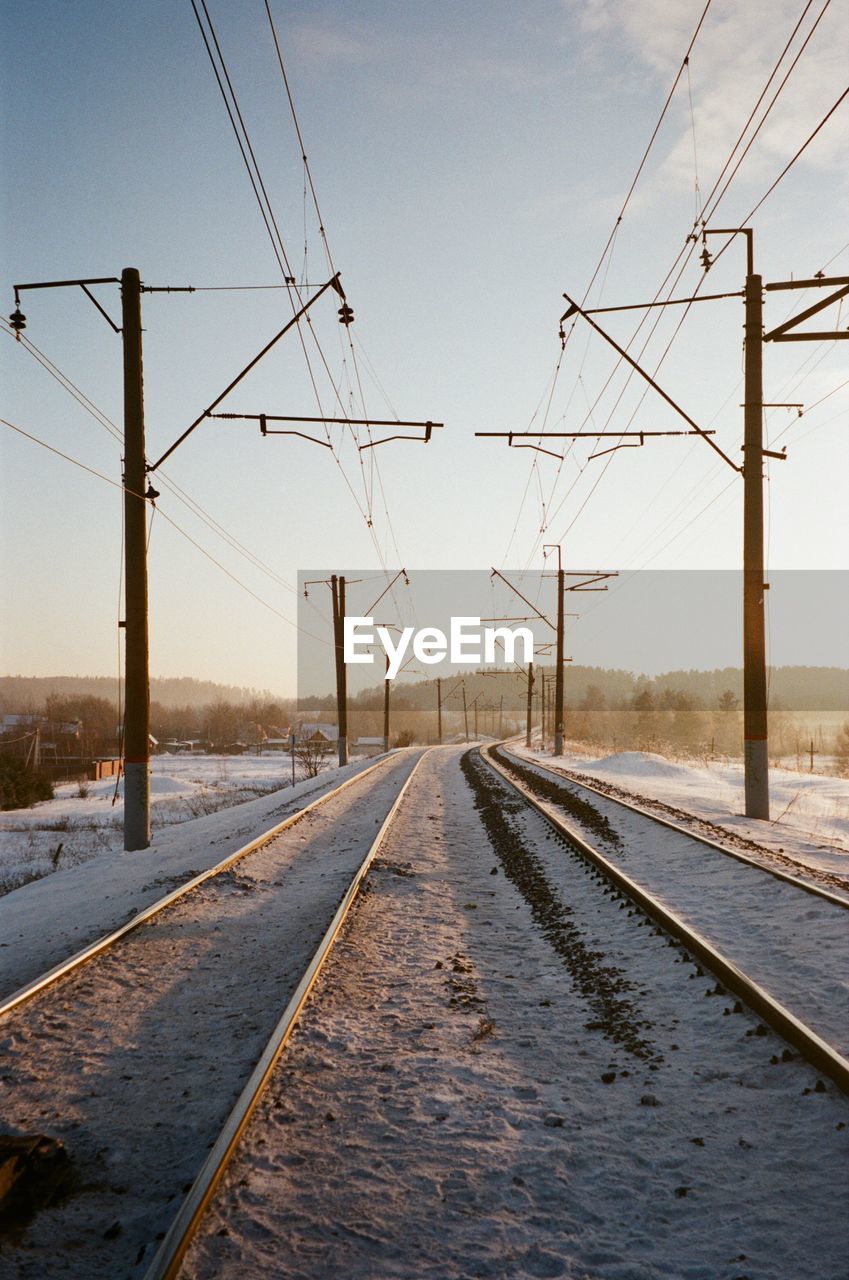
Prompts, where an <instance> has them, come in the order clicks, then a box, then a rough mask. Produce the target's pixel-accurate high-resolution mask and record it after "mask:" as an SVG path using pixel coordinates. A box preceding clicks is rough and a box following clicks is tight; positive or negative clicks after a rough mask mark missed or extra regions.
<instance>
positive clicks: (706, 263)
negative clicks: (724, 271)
mask: <svg viewBox="0 0 849 1280" xmlns="http://www.w3.org/2000/svg"><path fill="white" fill-rule="evenodd" d="M702 266H703V267H704V269H705V271H709V270H710V268H711V267H712V266H713V261H712V259H711V256H710V254H709V253H708V247H707V245H705V247H704V249H702Z"/></svg>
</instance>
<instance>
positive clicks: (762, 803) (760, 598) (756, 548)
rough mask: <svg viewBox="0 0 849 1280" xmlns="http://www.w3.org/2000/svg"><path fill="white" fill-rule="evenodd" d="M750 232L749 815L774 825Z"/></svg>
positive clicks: (759, 364) (757, 297)
mask: <svg viewBox="0 0 849 1280" xmlns="http://www.w3.org/2000/svg"><path fill="white" fill-rule="evenodd" d="M752 238H753V237H752V232H751V230H747V232H746V243H747V256H748V262H747V271H746V330H745V332H746V349H745V362H744V371H745V393H744V409H743V428H744V445H743V448H744V455H743V755H744V771H745V780H746V781H745V791H746V797H745V799H746V817H747V818H761V819H763V820H764V821H769V744H768V736H769V730H768V727H767V688H766V630H765V626H764V591H765V589H766V583H765V582H764V498H763V411H764V406H763V398H764V395H763V280H762V279H761V277H760V276H759V275H756V274H755V270H754V261H753V258H754V251H753V246H752Z"/></svg>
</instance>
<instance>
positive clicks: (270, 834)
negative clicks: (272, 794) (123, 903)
mask: <svg viewBox="0 0 849 1280" xmlns="http://www.w3.org/2000/svg"><path fill="white" fill-rule="evenodd" d="M392 758H393V756H384V757H383V759H381V760H378V761H377V762H376V763H375V764H372V765H369V767H368V768H367V769H362V770H361V771H360V772H359V773H355V774H354V776H353V777H352V778H346V779H345V781H344V782H342V783H340V784H339V786H338V787H333V788H332V789H331V790H330V791H325V792H324V793H323V794H322V795H320V796H318V797H317V798H316V799H315V800H312V801H310V803H309V804H307V805H305V806H304V807H303V809H298V811H297V813H293V814H290V816H289V817H288V818H284V820H283V821H282V822H278V823H277V824H276V825H275V826H273V827H270V828H269V829H268V830H267V831H265V832H263V834H262V835H260V836H257V837H256V838H255V839H254V840H251V841H250V843H249V844H246V845H243V846H242V848H241V849H237V850H236V852H235V853H230V854H228V855H227V857H226V858H224V859H223V860H222V861H221V862H217V863H216V864H215V866H214V867H210V868H209V869H208V870H207V871H202V872H201V873H200V875H197V876H194V877H193V878H192V879H191V880H187V881H186V883H185V884H181V885H180V886H179V887H178V888H177V889H174V890H172V892H171V893H168V894H166V895H165V897H164V898H159V899H158V900H157V901H156V902H152V903H151V904H150V906H148V907H145V908H144V909H143V910H141V911H139V912H137V914H136V915H134V916H132V917H131V919H129V920H128V921H127V922H126V924H123V925H121V926H120V927H119V928H117V929H113V930H112V931H111V932H110V933H105V934H103V936H102V937H100V938H97V939H95V941H94V942H91V943H89V945H88V946H87V947H83V948H82V950H80V951H76V952H74V954H73V955H71V956H69V957H68V958H67V959H66V960H62V961H60V962H59V964H57V965H54V966H53V968H52V969H48V970H47V972H46V973H42V974H41V975H40V976H39V977H38V978H33V980H32V981H31V982H28V983H26V985H25V986H23V987H19V988H18V990H17V991H14V992H13V993H12V994H11V995H10V996H6V997H5V999H3V1000H0V1017H3V1015H4V1014H7V1013H10V1012H11V1010H12V1009H16V1008H18V1006H19V1005H22V1004H24V1003H25V1001H27V1000H30V999H32V997H33V996H35V995H37V994H38V993H39V992H40V991H44V990H45V989H46V988H47V987H49V986H52V985H53V983H54V982H58V981H59V979H60V978H64V977H65V976H66V975H67V974H69V973H72V972H73V971H74V970H75V969H78V968H80V966H81V965H84V964H86V963H87V962H88V961H89V960H93V959H94V957H95V956H98V955H100V954H101V953H102V952H104V951H107V950H108V949H109V948H110V947H111V946H113V945H114V944H115V943H116V942H118V941H119V940H120V939H121V938H124V937H126V935H127V934H128V933H132V932H133V930H134V929H138V928H139V926H140V925H143V924H144V923H145V922H146V921H148V920H151V919H152V918H153V917H154V916H156V915H158V914H159V912H160V911H164V910H165V909H166V908H167V907H170V906H171V904H172V903H174V902H177V901H179V899H180V898H182V897H185V895H186V894H187V893H191V891H192V890H193V889H197V888H198V887H199V885H202V884H205V883H206V881H207V880H211V879H212V878H213V877H214V876H218V875H221V873H222V872H224V871H228V870H229V869H230V867H232V866H233V864H234V863H235V862H238V861H239V860H240V859H241V858H245V857H247V856H248V854H250V853H255V852H256V850H257V849H259V848H260V847H261V846H262V845H264V844H267V843H268V842H269V841H270V840H273V839H275V837H276V836H278V835H280V834H281V832H283V831H285V830H286V829H287V827H291V826H294V824H295V823H296V822H300V820H301V819H302V818H304V817H306V815H307V814H308V813H312V812H313V811H314V810H315V809H318V808H319V807H320V806H321V805H323V804H325V803H326V802H327V801H328V800H331V799H333V797H334V796H338V795H339V794H340V792H342V791H345V790H346V789H347V788H348V787H350V786H353V784H354V783H355V782H359V781H360V779H361V778H366V777H368V775H369V774H370V773H373V772H374V771H375V769H380V768H382V767H383V766H385V765H386V763H387V761H388V760H390V759H392Z"/></svg>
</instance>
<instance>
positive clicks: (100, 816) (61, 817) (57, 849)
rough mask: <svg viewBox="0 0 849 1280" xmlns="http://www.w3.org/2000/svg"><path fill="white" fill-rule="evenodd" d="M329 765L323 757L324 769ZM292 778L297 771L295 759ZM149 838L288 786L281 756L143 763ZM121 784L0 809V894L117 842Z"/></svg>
mask: <svg viewBox="0 0 849 1280" xmlns="http://www.w3.org/2000/svg"><path fill="white" fill-rule="evenodd" d="M335 766H336V758H335V756H329V757H328V758H327V760H326V762H325V766H324V770H323V772H324V771H327V770H332V769H334V768H335ZM295 768H296V778H297V780H298V782H303V781H304V777H303V771H302V770H301V769H300V767H299V766H298V765H297V762H296V766H295ZM150 772H151V778H150V793H151V796H150V799H151V805H150V810H151V827H152V830H153V837H154V842H156V841H157V840H158V839H160V838H161V836H162V834H163V832H164V831H165V829H167V828H169V827H173V826H174V825H175V824H176V823H183V822H190V821H191V820H192V819H195V818H200V817H205V816H208V815H210V814H214V813H217V812H218V811H219V810H221V809H227V808H230V807H231V806H232V805H237V804H242V803H244V802H245V801H249V800H255V799H256V798H257V797H258V796H264V795H268V794H269V793H271V792H275V791H279V790H280V789H281V788H283V787H290V786H291V782H292V766H291V761H290V757H289V756H288V755H281V754H276V755H264V756H201V755H197V756H188V755H187V756H170V755H162V756H154V757H153V759H152V760H151V762H150ZM123 825H124V783H123V779H121V781H120V782H118V785H117V787H116V779H115V778H104V779H103V780H102V781H101V782H88V783H85V784H83V785H82V786H80V785H78V784H77V783H76V782H69V783H62V784H60V785H57V786H56V787H55V794H54V797H53V799H52V800H42V801H40V802H39V803H38V804H36V805H33V806H32V808H29V809H11V810H8V811H6V812H5V813H0V894H2V893H8V892H9V890H10V889H16V888H18V887H19V886H20V885H22V884H26V883H27V882H28V881H29V880H35V879H38V878H40V877H41V876H45V875H50V874H51V872H53V871H56V870H59V869H65V868H66V867H73V866H78V865H79V864H80V863H82V862H86V861H88V860H89V859H90V858H94V857H97V856H98V855H99V854H103V853H110V852H112V853H114V852H117V851H118V850H120V849H121V848H122V847H123Z"/></svg>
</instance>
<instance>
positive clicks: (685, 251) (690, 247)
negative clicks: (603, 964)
mask: <svg viewBox="0 0 849 1280" xmlns="http://www.w3.org/2000/svg"><path fill="white" fill-rule="evenodd" d="M811 3H812V0H809V2H808V4H807V5H806V7H805V10H804V11H803V14H802V17H801V18H800V19H799V21H798V22H797V23H796V25H795V27H794V29H793V31H792V33H791V35H790V38H789V39H788V41H787V42H786V44H785V46H784V49H783V50H782V53H781V55H780V56H779V58H778V61H777V63H776V66H775V68H774V69H773V71H772V73H771V75H770V77H769V79H768V81H767V84H766V86H765V88H764V90H763V91H762V93H761V95H760V97H759V98H758V101H757V103H756V104H755V107H754V108H753V110H752V112H751V113H750V115H749V118H748V120H747V122H746V124H745V125H744V127H743V130H742V131H741V134H740V135H739V137H738V140H737V142H735V144H734V146H733V147H732V149H731V152H730V154H729V158H728V160H727V161H726V163H725V166H724V167H723V170H722V173H721V174H720V178H719V179H718V180H717V182H716V183H714V186H713V188H712V191H711V194H710V196H709V197H708V201H706V206H707V204H708V203H709V202H710V201H711V199H712V198H713V196H714V194H715V193H716V191H717V188H718V186H719V183H720V182H721V180H722V176H723V175H724V174H725V172H726V171H727V169H728V165H729V164H730V163H731V160H732V159H733V156H734V153H735V152H736V150H737V147H738V146H739V143H740V140H741V139H742V137H743V136H745V133H746V130H747V129H748V126H749V124H750V123H751V120H752V119H753V117H754V115H755V113H756V111H757V108H758V106H759V105H760V103H761V102H762V101H763V98H764V97H765V95H766V92H767V90H768V88H769V85H770V84H771V83H772V81H773V79H774V78H775V75H776V74H777V71H778V68H779V67H780V65H781V63H782V61H783V59H784V57H785V56H786V54H787V51H788V50H789V48H790V46H791V44H792V42H793V39H794V38H795V36H796V33H797V32H798V30H799V28H800V26H801V23H802V20H803V19H804V17H805V14H806V13H807V12H808V10H809V9H810V7H811ZM828 3H829V0H826V3H825V5H824V6H823V8H822V10H821V11H820V13H819V15H818V16H817V19H816V21H815V23H814V24H813V26H812V28H811V30H810V31H809V32H808V34H807V36H806V38H805V41H804V43H803V45H802V48H801V49H800V50H799V51H798V53H797V55H796V57H795V58H794V60H793V63H792V64H791V66H790V68H789V70H788V72H787V74H786V75H785V77H784V79H783V80H782V82H781V85H780V86H779V88H778V90H777V92H776V94H775V95H774V97H773V99H772V102H771V103H770V104H769V107H768V108H767V112H766V113H765V114H764V116H763V117H762V119H761V121H760V122H759V124H758V127H757V129H756V130H755V133H754V134H753V136H752V138H751V139H750V142H749V144H748V146H750V145H751V142H752V141H753V140H754V137H755V136H757V133H758V131H759V130H760V128H761V127H762V125H763V123H764V121H765V119H766V117H767V115H768V114H769V111H771V109H772V107H773V106H774V104H775V101H776V99H777V97H778V95H779V94H780V92H781V90H782V89H783V88H784V85H785V84H786V83H787V79H788V77H789V75H790V73H791V72H792V70H793V69H794V67H795V66H796V64H797V63H798V61H799V57H800V56H801V53H802V51H803V50H804V48H805V47H806V46H807V43H808V41H809V40H810V38H811V36H812V34H813V32H814V30H816V27H817V25H818V23H819V21H820V19H821V18H822V16H823V14H824V12H825V10H826V8H827V7H828ZM847 92H849V90H847ZM843 96H844V97H845V96H846V95H845V94H844V95H843ZM837 105H839V102H838V103H837V104H835V107H833V108H832V110H831V112H829V113H828V114H829V116H830V115H831V114H833V111H834V110H835V109H836V106H837ZM825 119H826V120H827V119H828V116H826V118H825ZM824 123H825V120H824V121H822V122H821V123H820V125H819V126H818V127H817V129H816V130H814V133H813V134H812V135H811V137H810V138H809V139H808V140H807V142H806V143H805V144H804V145H803V147H802V148H800V150H799V152H798V153H797V156H796V157H794V160H795V159H796V158H798V155H799V154H801V152H802V151H803V150H804V147H805V146H807V145H808V143H809V142H810V141H811V140H812V139H813V137H814V136H816V133H817V132H819V129H820V128H822V127H823V124H824ZM748 146H747V148H746V151H748ZM745 154H746V152H744V153H743V156H741V157H740V158H739V160H738V163H737V165H736V166H735V168H734V171H733V173H732V174H731V176H730V177H729V179H728V181H727V182H726V184H725V186H724V187H723V190H722V191H721V192H720V194H719V196H718V197H717V199H716V201H715V203H714V208H713V210H712V213H715V211H716V208H717V207H718V205H719V203H720V201H721V200H722V198H723V197H724V195H725V194H726V192H727V190H728V187H729V185H730V182H731V180H732V178H733V177H734V176H735V175H736V173H737V171H738V170H739V167H740V164H741V163H742V160H743V158H744V156H745ZM790 163H791V164H792V163H793V161H791V162H790ZM789 167H790V165H788V166H787V167H786V168H785V170H784V173H786V172H787V169H789ZM782 176H783V173H782V174H781V175H779V177H778V178H777V179H776V181H775V182H774V183H773V185H772V187H771V188H770V190H769V191H768V192H767V193H766V195H765V196H763V197H762V198H761V200H760V201H759V203H758V205H756V206H755V209H757V208H758V207H760V204H762V203H763V201H764V200H765V199H766V196H767V195H769V194H770V192H771V191H772V190H774V188H775V186H776V185H777V184H778V182H779V181H780V180H781V177H782ZM754 212H755V210H752V213H754ZM751 216H752V215H751V214H750V215H748V217H747V218H745V219H744V220H743V222H744V223H746V222H748V221H749V220H750V218H751ZM695 244H696V241H695V237H693V236H692V235H691V236H690V237H688V241H687V242H685V245H684V246H683V247H682V249H681V250H680V251H679V253H678V256H677V258H676V261H675V262H674V263H673V266H672V268H671V269H670V271H669V272H668V273H667V276H666V279H665V280H664V282H663V284H662V285H661V287H660V289H659V290H658V291H657V293H656V294H655V297H654V301H655V302H656V301H657V299H658V297H659V296H660V294H661V292H662V291H663V290H664V289H665V288H666V285H667V284H668V283H669V280H670V278H671V276H672V274H673V272H674V271H675V268H676V267H677V266H678V264H679V263H680V264H681V266H680V270H679V271H678V274H677V276H676V277H675V279H674V281H673V282H672V285H671V287H670V289H669V293H668V295H667V301H668V300H669V299H670V298H671V295H672V293H673V292H674V290H675V288H676V287H677V284H678V282H679V281H680V279H681V278H682V275H683V272H684V270H685V269H686V267H687V265H688V263H689V261H690V259H691V257H692V254H693V252H694V251H695ZM725 247H727V246H725ZM721 252H724V248H723V250H721V251H720V253H721ZM719 256H720V254H717V255H716V258H718V257H719ZM682 257H683V259H684V260H683V262H681V259H682ZM716 258H715V259H714V261H716ZM703 282H704V277H702V280H701V281H700V282H699V283H698V285H697V286H696V289H695V293H698V292H699V290H700V289H701V287H702V284H703ZM689 310H690V306H689V305H687V306H686V308H685V310H684V312H683V314H682V315H681V317H680V320H679V322H678V324H677V326H676V328H675V330H674V332H673V334H672V336H671V338H670V339H669V342H668V343H667V346H666V348H665V350H664V351H663V353H662V355H661V358H660V360H659V361H658V363H657V365H656V366H655V368H654V374H655V376H656V374H657V372H658V370H659V369H660V367H661V365H662V364H663V362H664V361H665V359H666V357H667V356H668V354H669V351H670V349H671V347H672V345H673V343H674V341H675V339H676V338H677V336H678V334H679V333H680V331H681V328H682V327H683V324H684V321H685V320H686V318H687V315H688V314H689ZM662 315H663V309H661V311H660V312H659V314H658V315H657V318H656V320H655V322H654V324H653V325H652V327H651V329H650V331H649V335H648V338H647V339H646V341H645V342H644V344H643V347H642V349H641V352H640V356H641V357H642V355H643V354H644V352H645V351H646V349H647V347H648V344H649V342H650V341H651V339H652V338H653V336H654V334H655V332H656V331H657V328H658V325H659V323H660V320H661V318H662ZM647 319H648V312H647V313H646V315H645V316H644V317H643V320H642V321H641V322H640V324H639V325H638V326H637V329H636V330H635V332H634V335H633V336H632V338H631V340H630V341H629V342H628V344H627V347H630V345H631V343H632V342H633V341H634V339H635V338H636V336H637V334H638V333H639V331H640V329H641V328H642V326H643V324H644V323H645V321H646V320H647ZM626 349H627V348H626ZM619 363H620V362H619V361H617V362H616V363H615V365H614V367H613V370H612V372H611V374H610V375H609V377H608V379H607V381H606V382H605V384H604V386H603V387H602V391H601V392H600V393H599V396H598V397H597V398H596V402H595V403H596V404H598V401H599V399H600V397H601V395H602V394H604V391H605V390H606V389H607V387H608V386H609V385H610V382H611V380H612V378H613V376H614V374H615V373H616V371H617V369H618V367H619ZM632 376H633V375H632V374H629V376H628V378H627V379H626V382H625V385H624V386H623V388H622V391H621V392H620V394H619V396H618V397H617V400H616V401H615V403H614V405H613V407H612V409H611V411H610V413H609V414H608V418H607V422H608V424H609V423H610V421H611V418H612V416H613V414H614V412H615V411H616V409H617V408H618V406H619V404H620V403H621V400H622V396H623V395H624V393H625V391H626V389H627V387H628V385H629V383H630V380H631V377H632ZM646 395H647V392H644V393H643V396H642V397H641V399H640V401H639V403H638V405H637V406H636V408H635V409H634V411H633V412H632V414H631V416H630V418H629V420H628V425H630V423H632V422H633V420H634V418H635V416H636V413H637V412H638V411H639V409H640V407H641V406H642V404H643V402H644V400H645V397H646ZM611 461H612V454H611V455H610V457H609V458H608V460H607V462H606V463H605V465H604V471H606V470H607V468H608V466H609V465H610V463H611ZM597 487H598V481H596V484H595V485H594V486H593V490H592V492H594V491H595V489H597ZM572 488H574V485H573V486H572ZM570 492H571V490H570ZM567 496H568V495H567ZM590 496H591V495H590ZM564 501H565V499H564V500H561V502H560V503H559V504H558V508H557V511H559V510H560V509H561V508H562V506H563V502H564ZM585 506H586V500H585V501H584V503H583V504H582V506H581V508H580V510H579V512H578V515H580V514H581V512H582V511H583V510H584V508H585ZM556 514H557V512H555V515H556ZM553 518H554V517H552V519H553ZM576 519H577V516H576ZM573 525H574V520H573V521H572V523H571V524H570V525H569V529H571V528H572V526H573ZM567 532H568V530H567ZM563 536H565V534H564V535H563ZM538 541H539V538H537V542H538Z"/></svg>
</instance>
